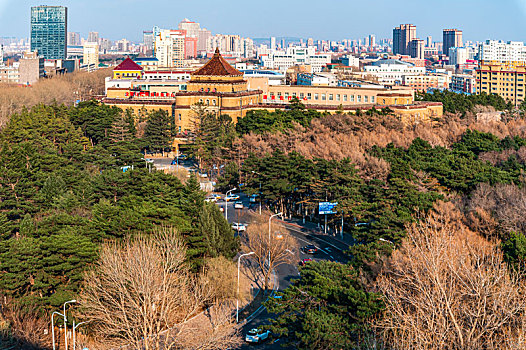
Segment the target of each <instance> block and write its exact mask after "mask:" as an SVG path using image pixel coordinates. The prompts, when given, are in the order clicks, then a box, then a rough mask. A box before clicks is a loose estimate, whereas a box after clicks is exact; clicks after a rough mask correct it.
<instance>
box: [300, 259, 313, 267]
mask: <svg viewBox="0 0 526 350" xmlns="http://www.w3.org/2000/svg"><path fill="white" fill-rule="evenodd" d="M311 261H312V259H311V258H306V259H302V260H301V261H300V266H305V265H306V264H307V263H308V262H311Z"/></svg>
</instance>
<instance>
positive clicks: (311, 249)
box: [302, 244, 318, 254]
mask: <svg viewBox="0 0 526 350" xmlns="http://www.w3.org/2000/svg"><path fill="white" fill-rule="evenodd" d="M302 250H303V252H304V253H306V254H316V253H317V252H318V248H316V247H315V246H313V245H312V244H309V245H307V246H305V247H303V248H302Z"/></svg>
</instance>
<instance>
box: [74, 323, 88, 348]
mask: <svg viewBox="0 0 526 350" xmlns="http://www.w3.org/2000/svg"><path fill="white" fill-rule="evenodd" d="M88 322H89V321H85V322H80V323H79V324H75V320H73V350H75V347H76V346H77V337H76V336H75V330H76V329H77V328H78V326H80V325H83V324H85V323H88Z"/></svg>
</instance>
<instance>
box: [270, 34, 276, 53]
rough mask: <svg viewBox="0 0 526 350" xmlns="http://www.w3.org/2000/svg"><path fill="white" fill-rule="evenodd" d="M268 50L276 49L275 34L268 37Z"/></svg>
mask: <svg viewBox="0 0 526 350" xmlns="http://www.w3.org/2000/svg"><path fill="white" fill-rule="evenodd" d="M270 50H271V51H274V50H276V37H275V36H273V37H271V38H270Z"/></svg>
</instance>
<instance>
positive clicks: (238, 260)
mask: <svg viewBox="0 0 526 350" xmlns="http://www.w3.org/2000/svg"><path fill="white" fill-rule="evenodd" d="M252 254H256V253H255V252H250V253H246V254H241V255H240V256H239V258H237V295H236V297H237V300H236V323H239V266H240V262H241V258H242V257H244V256H249V255H252ZM73 350H75V349H73Z"/></svg>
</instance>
